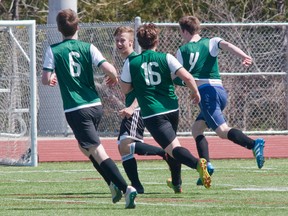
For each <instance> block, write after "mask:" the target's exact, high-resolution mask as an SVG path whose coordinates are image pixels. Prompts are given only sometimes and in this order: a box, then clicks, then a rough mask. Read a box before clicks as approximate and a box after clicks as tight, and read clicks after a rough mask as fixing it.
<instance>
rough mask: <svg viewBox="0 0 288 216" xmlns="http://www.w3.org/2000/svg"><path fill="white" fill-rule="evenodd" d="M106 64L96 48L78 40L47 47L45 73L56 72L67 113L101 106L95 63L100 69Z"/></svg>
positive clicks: (65, 41)
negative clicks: (96, 86) (94, 73)
mask: <svg viewBox="0 0 288 216" xmlns="http://www.w3.org/2000/svg"><path fill="white" fill-rule="evenodd" d="M104 61H106V59H105V58H104V57H103V56H102V54H101V53H100V51H99V50H98V49H97V48H96V47H95V46H94V45H92V44H90V43H86V42H82V41H79V40H70V39H69V40H64V41H62V42H60V43H57V44H53V45H51V46H49V47H48V48H47V51H46V54H45V58H44V64H43V70H44V71H52V72H53V71H55V73H56V75H57V80H58V83H59V87H60V91H61V96H62V101H63V106H64V111H65V112H71V111H74V110H77V109H81V108H85V107H91V106H95V105H101V100H100V98H99V95H98V93H97V91H96V88H95V84H94V77H93V64H95V65H96V66H98V67H99V66H100V65H101V64H102V63H103V62H104Z"/></svg>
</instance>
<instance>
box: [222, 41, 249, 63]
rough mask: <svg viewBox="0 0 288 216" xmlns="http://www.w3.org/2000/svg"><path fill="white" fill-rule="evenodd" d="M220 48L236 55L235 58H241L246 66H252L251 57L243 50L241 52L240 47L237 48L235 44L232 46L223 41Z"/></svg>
mask: <svg viewBox="0 0 288 216" xmlns="http://www.w3.org/2000/svg"><path fill="white" fill-rule="evenodd" d="M219 47H220V48H221V49H222V50H225V51H228V52H230V53H232V54H234V55H235V56H237V57H239V58H241V59H242V64H243V65H244V66H249V65H251V64H252V58H251V56H249V55H247V54H246V53H245V52H244V51H243V50H241V49H240V48H239V47H237V46H235V45H234V44H231V43H229V42H227V41H224V40H222V41H220V42H219Z"/></svg>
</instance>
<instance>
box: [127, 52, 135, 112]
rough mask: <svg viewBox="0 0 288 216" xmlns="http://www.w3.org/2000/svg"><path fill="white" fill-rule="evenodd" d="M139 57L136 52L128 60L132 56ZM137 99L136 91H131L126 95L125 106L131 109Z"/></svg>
mask: <svg viewBox="0 0 288 216" xmlns="http://www.w3.org/2000/svg"><path fill="white" fill-rule="evenodd" d="M135 55H138V54H137V53H136V52H132V53H131V54H130V55H129V56H128V57H127V58H129V57H130V56H135ZM135 98H136V94H135V91H134V90H132V91H130V92H129V93H128V94H126V95H125V106H126V107H129V106H131V104H132V103H133V101H134V100H135Z"/></svg>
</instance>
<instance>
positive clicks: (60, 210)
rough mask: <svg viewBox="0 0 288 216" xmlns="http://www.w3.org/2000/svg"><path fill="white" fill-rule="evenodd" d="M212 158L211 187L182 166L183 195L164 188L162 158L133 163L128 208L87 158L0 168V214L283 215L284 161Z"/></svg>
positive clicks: (286, 209)
mask: <svg viewBox="0 0 288 216" xmlns="http://www.w3.org/2000/svg"><path fill="white" fill-rule="evenodd" d="M212 162H213V165H214V167H215V173H214V175H213V176H212V187H211V188H210V189H205V188H204V187H202V186H196V180H197V178H198V175H197V173H196V171H195V170H191V169H188V168H187V167H186V166H183V171H182V178H183V193H182V194H174V192H173V191H172V190H171V189H170V188H168V187H167V186H166V179H167V178H168V177H169V171H168V168H167V165H166V163H165V162H163V161H138V168H139V175H140V179H141V181H142V183H143V185H144V187H145V194H141V195H138V196H137V198H136V201H137V206H136V209H129V210H127V209H125V208H124V206H125V203H124V199H123V198H122V200H121V201H120V202H119V203H117V204H112V202H111V195H110V192H109V188H108V187H107V185H106V184H105V183H104V180H103V179H102V178H101V177H100V175H99V174H98V173H97V172H96V171H94V169H93V167H92V165H91V164H90V163H88V162H87V163H86V162H79V163H75V162H73V163H72V162H71V163H67V162H65V163H64V162H61V163H40V164H39V166H38V167H12V166H11V167H8V166H0V215H5V216H9V215H13V216H17V215H19V216H20V215H22V216H23V215H29V216H34V215H35V216H36V215H37V216H42V215H51V216H58V215H61V216H66V215H67V216H68V215H69V216H74V215H83V216H84V215H85V216H87V215H94V216H95V215H99V216H105V215H109V216H110V215H115V216H122V215H123V216H124V215H125V216H127V215H133V216H138V215H139V216H144V215H145V216H150V215H153V216H154V215H156V216H163V215H169V216H174V215H193V216H195V215H205V216H207V215H213V216H217V215H221V216H223V215H229V216H230V215H241V216H242V215H253V216H254V215H261V216H265V215H273V216H278V215H288V184H287V177H288V166H287V164H288V159H270V160H267V161H266V163H265V166H264V167H263V169H261V170H258V169H257V168H256V162H255V161H254V160H214V161H212ZM117 166H118V167H119V169H120V171H121V172H122V173H123V174H124V171H123V168H122V165H121V163H119V162H117ZM124 177H125V178H126V179H127V177H126V175H125V174H124Z"/></svg>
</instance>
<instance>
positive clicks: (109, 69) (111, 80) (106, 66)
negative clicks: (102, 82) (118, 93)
mask: <svg viewBox="0 0 288 216" xmlns="http://www.w3.org/2000/svg"><path fill="white" fill-rule="evenodd" d="M100 68H101V70H102V71H103V72H104V73H105V75H106V76H108V78H107V80H106V83H107V84H108V85H115V84H117V83H118V78H117V71H116V69H115V67H114V66H113V65H112V64H110V63H109V62H107V61H105V62H103V63H102V64H101V65H100Z"/></svg>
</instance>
